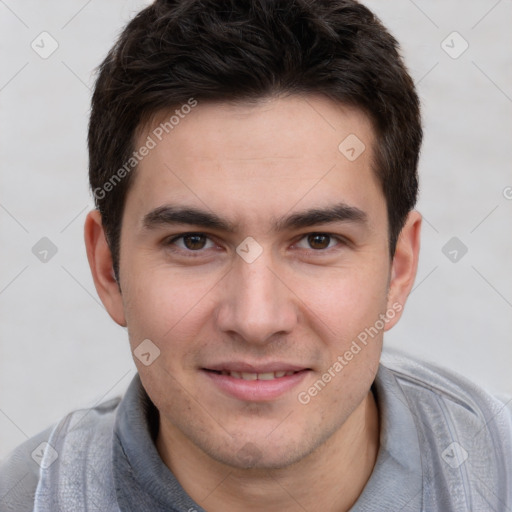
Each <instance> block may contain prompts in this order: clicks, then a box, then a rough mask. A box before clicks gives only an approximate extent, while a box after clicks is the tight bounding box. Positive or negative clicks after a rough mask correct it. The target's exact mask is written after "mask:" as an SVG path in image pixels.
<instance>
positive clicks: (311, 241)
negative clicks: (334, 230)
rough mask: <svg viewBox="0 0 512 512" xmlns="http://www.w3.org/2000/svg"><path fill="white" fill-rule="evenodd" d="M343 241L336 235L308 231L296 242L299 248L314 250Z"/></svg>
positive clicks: (329, 246)
mask: <svg viewBox="0 0 512 512" xmlns="http://www.w3.org/2000/svg"><path fill="white" fill-rule="evenodd" d="M341 243H343V242H342V240H340V239H339V238H338V237H334V236H333V235H329V234H328V233H309V234H308V235H305V236H304V237H303V238H301V239H300V241H299V242H298V243H297V244H296V246H297V247H299V248H301V249H313V250H315V251H321V250H324V249H331V248H332V247H335V246H336V245H339V244H341Z"/></svg>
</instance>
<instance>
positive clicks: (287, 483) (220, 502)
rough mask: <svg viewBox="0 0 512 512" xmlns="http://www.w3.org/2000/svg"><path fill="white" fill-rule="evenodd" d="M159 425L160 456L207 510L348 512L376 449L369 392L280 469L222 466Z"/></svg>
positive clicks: (376, 434) (375, 418)
mask: <svg viewBox="0 0 512 512" xmlns="http://www.w3.org/2000/svg"><path fill="white" fill-rule="evenodd" d="M162 427H163V425H162V423H161V424H160V431H159V434H158V439H157V449H158V451H159V453H160V456H161V457H162V459H163V461H164V462H165V464H166V465H167V466H168V467H169V469H171V471H172V472H173V473H174V475H175V477H176V478H177V479H178V481H179V482H180V484H181V485H182V487H183V488H184V489H185V490H186V492H187V493H188V494H189V496H190V497H191V498H192V499H193V500H194V501H196V502H197V503H198V504H200V505H201V506H202V507H203V508H204V509H205V510H208V512H235V511H239V510H244V511H248V512H252V511H254V512H255V511H261V510H265V511H268V512H277V511H279V512H283V511H295V510H297V511H299V510H300V511H303V510H325V511H326V512H328V511H332V512H345V511H348V510H349V509H350V508H351V507H352V506H353V504H354V503H355V502H356V500H357V498H358V497H359V495H360V494H361V492H362V490H363V488H364V486H365V485H366V483H367V481H368V479H369V478H370V475H371V473H372V470H373V467H374V466H375V461H376V458H377V452H378V449H379V420H378V410H377V405H376V403H375V400H374V397H373V394H372V393H371V392H369V393H368V395H367V396H366V398H365V399H364V400H363V402H361V404H360V405H359V406H358V407H357V409H356V410H355V411H354V412H353V413H352V414H351V415H350V417H349V418H348V419H347V421H346V422H345V423H344V424H343V425H342V427H341V428H340V429H339V430H338V431H336V432H335V433H334V434H333V435H332V436H331V437H330V438H329V439H328V440H327V441H325V442H324V443H323V444H322V445H321V446H320V447H319V448H318V449H317V450H315V451H314V452H313V453H311V454H310V455H308V456H307V457H306V458H304V459H303V460H301V461H300V462H298V463H296V464H294V465H293V466H289V467H285V468H281V469H269V470H265V469H250V470H240V469H236V468H233V467H231V466H227V465H224V464H222V463H219V462H217V461H214V460H212V459H211V458H210V457H209V456H208V455H206V454H205V453H204V452H202V451H200V450H199V449H198V448H197V447H195V446H194V445H193V444H192V443H191V442H190V441H189V440H188V439H187V438H186V437H184V436H183V435H182V434H181V433H179V432H176V431H175V430H170V431H165V430H163V428H162ZM164 428H165V427H164ZM161 434H162V435H161Z"/></svg>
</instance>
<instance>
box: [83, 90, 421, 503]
mask: <svg viewBox="0 0 512 512" xmlns="http://www.w3.org/2000/svg"><path fill="white" fill-rule="evenodd" d="M161 114H162V116H160V117H161V119H164V118H165V113H161ZM160 117H159V116H157V117H155V119H154V120H153V123H152V124H150V125H149V126H146V127H141V130H140V134H139V143H140V144H142V143H143V142H144V141H145V140H146V137H147V136H148V134H151V130H152V129H154V127H155V126H157V125H158V122H159V121H160V120H161V119H160ZM349 134H356V135H357V137H358V138H359V139H360V140H361V141H363V142H364V144H365V146H366V149H365V151H364V152H363V153H362V154H361V155H360V156H359V157H358V158H357V159H356V160H355V161H349V160H348V159H347V158H346V157H345V156H344V155H343V154H342V153H341V152H340V151H339V150H338V145H339V144H340V142H341V141H343V140H344V139H345V138H346V137H347V136H348V135H349ZM140 144H139V145H140ZM139 145H137V147H139ZM373 145H374V133H373V129H372V126H371V124H370V122H369V120H368V119H367V117H366V116H365V115H364V114H363V113H361V112H360V111H358V110H356V109H352V108H348V107H346V106H343V105H340V104H337V103H334V102H332V101H331V100H328V99H326V98H323V97H321V96H312V95H309V96H296V95H295V96H294V95H292V96H287V97H274V98H266V99H265V100H262V101H259V102H258V103H257V104H239V105H233V104H225V103H199V105H198V106H196V107H195V108H194V109H193V110H192V112H191V113H190V114H188V115H187V116H186V117H185V118H184V119H182V120H180V123H179V125H177V126H176V127H175V128H174V129H173V131H172V132H170V133H169V134H168V135H166V136H165V137H164V138H163V140H162V141H161V142H159V143H158V144H157V146H156V147H155V148H154V149H152V150H151V151H150V153H149V155H147V156H146V157H145V158H144V159H143V160H142V162H141V163H140V164H139V167H138V168H137V170H136V174H135V176H134V178H135V179H134V182H133V184H132V187H131V188H130V190H129V192H128V195H127V198H126V204H125V210H124V216H123V222H122V231H121V244H120V288H121V290H122V292H121V291H120V289H119V287H118V284H117V283H116V282H115V280H114V279H113V277H112V258H111V253H110V251H109V248H108V245H107V243H106V240H105V234H104V231H103V228H102V225H101V217H100V215H99V213H98V212H97V211H96V210H94V211H92V212H90V213H89V215H88V217H87V220H86V224H85V242H86V247H87V254H88V259H89V263H90V266H91V271H92V274H93V278H94V282H95V285H96V289H97V291H98V294H99V296H100V298H101V300H102V302H103V304H104V305H105V307H106V309H107V311H108V312H109V314H110V315H111V317H112V318H113V319H114V321H116V322H117V323H118V324H120V325H122V326H126V327H127V328H128V333H129V339H130V345H131V348H132V351H133V350H135V349H136V347H137V346H138V345H139V344H140V343H141V342H142V340H144V339H150V340H151V341H152V342H153V343H154V344H155V345H156V346H158V348H159V350H160V356H159V357H158V358H157V359H155V360H154V362H152V364H150V365H149V366H145V365H143V364H142V363H141V362H140V361H139V360H138V358H137V357H134V361H135V364H136V365H137V369H138V371H139V374H140V377H141V380H142V383H143V386H144V388H145V389H146V391H147V393H148V395H149V397H150V398H151V400H152V401H153V403H154V404H155V405H156V407H157V408H158V410H159V411H160V423H159V425H160V429H159V434H158V439H157V443H156V444H157V449H158V451H159V453H160V456H161V458H162V460H163V461H164V463H165V464H166V465H167V466H168V467H169V468H170V469H171V470H172V471H173V473H174V474H175V476H176V477H177V478H178V480H179V481H180V483H181V484H182V486H183V487H184V489H185V490H186V491H187V492H188V494H189V495H190V496H191V497H192V498H193V499H194V500H196V501H197V502H198V503H199V504H200V505H201V506H202V507H204V508H205V509H206V510H208V511H209V512H216V511H223V512H225V511H228V512H229V511H238V510H241V509H243V510H247V511H252V510H258V511H261V510H265V511H271V512H272V511H278V510H279V511H280V512H282V511H283V510H287V511H295V510H301V511H303V510H326V511H345V510H348V509H349V508H350V507H351V506H352V505H353V503H354V502H355V501H356V500H357V498H358V496H359V495H360V493H361V491H362V489H363V488H364V486H365V484H366V482H367V481H368V478H369V477H370V475H371V472H372V469H373V467H374V464H375V460H376V456H377V452H378V448H379V415H378V409H377V406H376V403H375V400H374V397H373V394H372V393H371V391H370V386H371V384H372V382H373V380H374V378H375V375H376V372H377V369H378V363H379V359H380V354H381V349H382V337H383V332H384V330H387V329H390V328H391V327H392V326H393V325H394V324H395V323H396V322H397V321H398V320H399V318H400V314H401V311H396V314H394V318H392V319H389V321H387V323H386V324H385V328H384V329H381V330H380V331H379V333H378V335H377V336H375V337H373V338H372V339H371V340H370V341H369V342H368V344H367V345H366V346H363V345H361V347H362V349H361V351H360V352H358V353H357V354H356V355H354V357H353V358H352V359H351V360H350V361H348V362H347V364H346V365H345V366H344V367H343V369H342V371H340V372H339V373H336V374H335V377H333V378H332V379H331V380H330V382H329V383H328V384H327V385H326V386H325V387H324V388H323V389H322V390H321V391H320V392H319V393H318V394H316V396H314V397H312V398H311V400H310V401H309V403H307V404H306V405H305V404H302V403H300V402H299V400H298V398H297V396H298V393H299V392H301V391H304V390H306V391H307V390H308V389H309V388H310V387H311V386H312V385H313V384H314V383H315V382H316V381H317V380H318V379H321V378H322V375H323V374H325V372H327V371H328V369H329V368H330V367H332V365H333V363H334V362H335V361H336V360H337V358H338V356H340V355H343V354H344V353H345V352H346V351H347V350H348V349H349V348H350V346H351V343H352V341H353V340H355V339H356V338H357V336H358V335H359V334H360V333H361V332H362V331H364V330H365V329H366V328H369V327H371V326H374V325H375V323H376V321H377V320H378V319H379V315H382V314H384V315H386V312H387V311H388V310H390V309H393V305H395V309H396V305H397V304H398V305H399V306H400V307H403V305H404V304H405V301H406V298H407V296H408V294H409V292H410V290H411V287H412V284H413V281H414V277H415V274H416V268H417V263H418V252H419V237H420V226H421V217H420V215H419V214H418V213H417V212H416V211H413V212H411V213H410V214H409V217H408V219H407V223H406V225H405V227H404V229H403V231H402V233H401V236H400V238H399V241H398V244H397V248H396V252H395V256H394V258H393V260H392V261H391V260H390V257H389V248H388V237H387V233H388V226H387V214H386V202H385V198H384V195H383V193H382V190H381V187H380V185H379V183H378V181H377V179H376V177H375V175H374V172H373V171H372V168H371V165H372V147H373ZM340 202H343V203H345V204H346V205H349V206H351V207H354V208H358V209H359V210H361V211H362V212H364V216H365V221H364V222H360V221H357V220H345V221H336V222H328V223H318V224H315V225H313V226H306V227H302V228H294V227H292V228H289V229H284V230H276V229H274V227H275V226H274V221H275V220H276V219H279V218H282V217H286V216H289V215H291V214H294V213H297V212H302V211H304V210H308V209H312V208H323V207H326V206H328V205H333V204H338V203H340ZM169 204H170V205H173V206H189V207H196V208H198V209H202V210H205V211H208V212H210V213H215V214H216V215H218V216H219V217H221V218H222V219H225V220H226V221H228V222H230V223H232V224H233V225H234V226H233V227H234V230H233V231H232V232H228V231H225V230H218V229H216V228H215V229H208V228H205V227H204V226H198V225H190V224H163V223H162V224H158V225H156V226H153V227H152V228H151V229H148V228H147V227H145V226H144V222H143V219H144V217H145V216H146V215H147V214H148V213H149V212H151V211H152V210H154V209H155V208H157V207H160V206H163V205H169ZM190 232H192V233H197V232H199V233H204V234H205V235H207V238H206V239H204V238H201V237H200V238H199V239H193V241H195V242H196V243H197V241H198V240H199V243H198V244H197V245H194V243H192V249H191V248H190V247H191V245H190V240H191V239H190V238H187V242H186V241H185V240H184V239H183V238H181V239H178V240H176V239H175V238H176V237H178V236H179V235H182V234H186V233H190ZM311 233H321V234H322V233H324V234H329V235H330V237H329V236H325V235H324V236H320V238H313V239H311V238H308V235H309V234H311ZM248 236H250V237H252V238H254V239H255V240H256V241H257V243H258V244H259V246H260V247H261V249H262V253H261V255H260V256H259V257H258V258H257V259H255V260H254V261H253V262H252V263H248V262H246V261H245V260H244V259H243V258H241V257H240V256H239V254H237V252H236V248H237V246H239V244H241V242H242V241H243V240H244V239H245V238H246V237H248ZM311 240H313V242H314V243H313V244H311ZM318 241H320V243H318ZM186 244H188V245H186ZM312 245H313V247H312ZM198 247H199V248H198ZM201 247H203V248H201ZM225 361H249V362H251V363H253V362H264V363H267V362H272V361H279V362H287V363H290V364H294V365H298V366H300V367H301V368H307V369H309V370H308V371H306V372H305V375H304V377H303V379H302V381H301V382H300V383H299V384H298V385H297V386H295V387H294V388H293V389H291V390H289V391H287V392H285V393H283V394H282V395H280V396H279V397H277V398H274V399H271V400H264V401H256V400H254V401H253V400H250V399H249V400H240V399H238V398H235V397H233V396H230V395H227V394H226V393H225V392H223V391H222V390H220V389H219V388H218V387H217V386H215V385H214V384H213V383H212V380H211V379H210V378H209V377H208V375H207V373H206V372H205V371H203V370H202V369H203V368H208V367H209V366H211V365H214V364H216V363H220V362H225Z"/></svg>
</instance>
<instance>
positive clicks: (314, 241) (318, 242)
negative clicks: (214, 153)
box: [308, 233, 331, 249]
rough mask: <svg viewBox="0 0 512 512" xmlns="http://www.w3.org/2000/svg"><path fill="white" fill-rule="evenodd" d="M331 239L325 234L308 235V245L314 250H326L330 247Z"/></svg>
mask: <svg viewBox="0 0 512 512" xmlns="http://www.w3.org/2000/svg"><path fill="white" fill-rule="evenodd" d="M330 241H331V237H330V236H329V235H325V234H323V233H312V234H311V235H308V244H309V246H310V247H311V248H312V249H326V248H327V247H329V243H330Z"/></svg>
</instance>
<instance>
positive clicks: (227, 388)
mask: <svg viewBox="0 0 512 512" xmlns="http://www.w3.org/2000/svg"><path fill="white" fill-rule="evenodd" d="M219 368H220V369H217V368H214V367H212V368H208V369H205V368H203V369H201V372H202V373H203V375H205V377H206V378H208V379H209V381H210V382H211V383H213V385H214V386H215V387H216V388H217V389H219V390H220V391H221V392H223V393H224V394H227V395H229V396H231V397H233V398H236V399H238V400H242V401H245V402H268V401H271V400H275V399H277V398H279V397H281V396H282V395H284V394H285V393H287V392H288V391H290V390H291V389H293V388H295V387H296V386H298V385H299V384H300V383H301V382H302V380H303V379H304V378H305V377H306V375H307V374H308V373H309V372H310V371H311V370H309V369H308V368H304V367H302V368H301V367H292V366H290V365H276V364H270V365H258V366H252V365H246V364H239V365H234V364H233V365H232V364H230V365H229V366H228V367H226V366H220V367H219ZM209 370H210V371H209ZM211 370H215V371H211ZM223 370H225V371H234V372H249V373H268V372H276V371H295V372H296V373H294V374H293V375H285V376H283V377H278V378H275V379H272V380H244V379H237V378H235V377H231V376H230V375H221V374H220V373H215V372H217V371H223Z"/></svg>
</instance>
